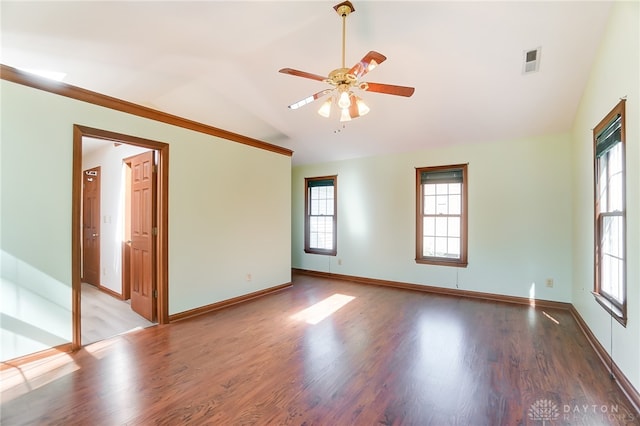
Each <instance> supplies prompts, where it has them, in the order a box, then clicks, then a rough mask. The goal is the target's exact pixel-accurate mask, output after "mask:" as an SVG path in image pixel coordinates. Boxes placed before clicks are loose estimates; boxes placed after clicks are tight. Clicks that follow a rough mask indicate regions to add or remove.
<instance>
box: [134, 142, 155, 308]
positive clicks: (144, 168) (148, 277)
mask: <svg viewBox="0 0 640 426" xmlns="http://www.w3.org/2000/svg"><path fill="white" fill-rule="evenodd" d="M130 161H131V230H130V231H131V263H130V265H129V267H130V270H131V280H130V283H131V309H133V310H134V311H135V312H137V313H138V314H139V315H141V316H143V317H144V318H146V319H148V320H149V321H155V320H156V318H155V316H156V298H155V296H156V293H155V290H156V283H155V264H156V262H155V258H156V255H155V246H156V244H155V235H154V234H155V232H154V231H155V226H156V224H155V216H156V215H155V211H156V208H155V201H156V200H155V198H156V196H155V194H156V179H155V167H154V152H153V151H148V152H145V153H142V154H139V155H136V156H135V157H131V158H130Z"/></svg>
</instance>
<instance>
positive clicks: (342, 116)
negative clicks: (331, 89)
mask: <svg viewBox="0 0 640 426" xmlns="http://www.w3.org/2000/svg"><path fill="white" fill-rule="evenodd" d="M345 121H351V114H349V108H348V107H347V108H342V113H341V114H340V122H341V123H342V122H345Z"/></svg>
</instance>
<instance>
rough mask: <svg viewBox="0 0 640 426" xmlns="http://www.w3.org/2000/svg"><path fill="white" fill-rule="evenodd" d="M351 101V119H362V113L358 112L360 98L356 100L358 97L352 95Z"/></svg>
mask: <svg viewBox="0 0 640 426" xmlns="http://www.w3.org/2000/svg"><path fill="white" fill-rule="evenodd" d="M349 100H350V101H351V103H350V104H349V116H351V119H354V118H358V117H360V111H358V98H356V95H351V96H350V97H349Z"/></svg>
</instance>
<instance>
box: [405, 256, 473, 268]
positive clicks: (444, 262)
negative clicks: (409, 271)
mask: <svg viewBox="0 0 640 426" xmlns="http://www.w3.org/2000/svg"><path fill="white" fill-rule="evenodd" d="M416 263H419V264H423V265H439V266H453V267H457V268H466V267H467V262H466V261H461V260H448V259H444V258H442V259H439V258H419V259H416Z"/></svg>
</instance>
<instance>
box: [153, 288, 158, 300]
mask: <svg viewBox="0 0 640 426" xmlns="http://www.w3.org/2000/svg"><path fill="white" fill-rule="evenodd" d="M153 297H154V298H156V299H157V298H158V290H157V289H154V290H153Z"/></svg>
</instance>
